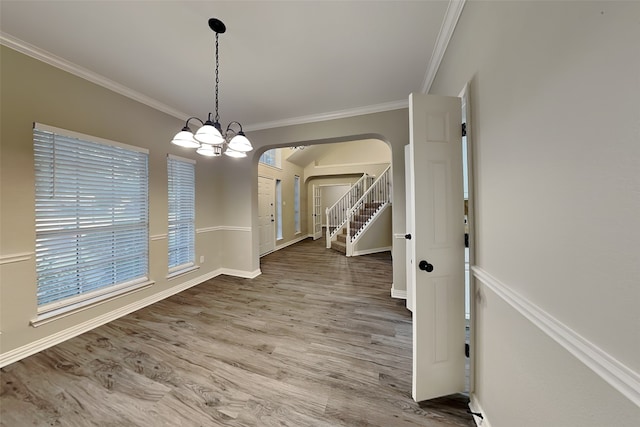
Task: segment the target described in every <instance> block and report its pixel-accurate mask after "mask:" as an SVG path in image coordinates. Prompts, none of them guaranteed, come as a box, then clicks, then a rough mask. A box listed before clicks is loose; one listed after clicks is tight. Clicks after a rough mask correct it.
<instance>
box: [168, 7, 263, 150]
mask: <svg viewBox="0 0 640 427" xmlns="http://www.w3.org/2000/svg"><path fill="white" fill-rule="evenodd" d="M209 28H211V30H212V31H213V32H214V33H215V34H216V35H215V60H216V68H215V96H214V99H215V116H214V117H213V120H212V117H211V116H212V113H209V115H208V116H207V120H206V121H202V120H201V119H199V118H198V117H189V118H188V119H187V121H186V123H185V125H184V127H183V128H182V130H181V131H180V132H178V133H177V134H176V136H174V137H173V140H171V143H173V144H175V145H178V146H181V147H186V148H196V149H197V151H196V152H197V153H198V154H201V155H203V156H210V157H215V156H220V155H221V154H222V153H223V152H224V154H226V155H228V156H229V157H247V154H246V153H247V152H249V151H251V150H253V146H252V145H251V142H250V141H249V139H248V138H247V137H246V135H245V134H244V132H243V131H242V125H241V124H240V123H239V122H236V121H233V122H231V123H229V125H228V126H227V129H226V130H225V132H224V133H223V132H222V126H221V125H220V112H219V101H218V95H219V89H218V86H219V84H220V59H219V43H218V41H219V36H220V34H223V33H225V32H226V31H227V27H226V25H224V23H223V22H222V21H221V20H219V19H217V18H210V19H209ZM192 119H195V120H197V121H199V122H200V123H201V124H202V127H200V129H198V131H197V132H196V133H195V135H194V134H193V132H192V131H191V128H189V121H191V120H192ZM231 125H238V127H239V128H240V130H239V131H235V130H234V129H233V128H232V127H231Z"/></svg>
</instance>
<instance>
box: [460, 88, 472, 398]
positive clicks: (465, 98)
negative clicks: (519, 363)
mask: <svg viewBox="0 0 640 427" xmlns="http://www.w3.org/2000/svg"><path fill="white" fill-rule="evenodd" d="M470 91H471V81H468V82H467V83H466V84H465V85H464V87H463V88H462V91H461V92H460V94H459V95H458V97H459V98H461V101H462V109H463V113H464V118H465V120H464V122H465V123H466V132H467V134H466V139H467V159H466V162H467V179H468V182H467V185H468V187H467V190H468V192H469V196H468V202H467V225H468V228H469V270H470V272H469V390H468V391H469V393H473V392H474V391H475V349H476V333H475V331H476V316H475V312H476V310H475V295H476V281H475V276H474V275H473V274H471V266H474V265H475V260H476V226H475V225H476V215H475V198H476V197H475V195H476V194H475V186H474V183H475V168H474V161H473V160H474V156H473V120H472V116H471V101H470V95H469V94H470Z"/></svg>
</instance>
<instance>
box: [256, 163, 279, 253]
mask: <svg viewBox="0 0 640 427" xmlns="http://www.w3.org/2000/svg"><path fill="white" fill-rule="evenodd" d="M274 203H275V199H274V181H273V179H272V178H267V177H264V176H259V177H258V230H259V234H260V243H259V247H260V255H264V254H267V253H269V252H273V251H274V250H275V248H276V229H275V218H274Z"/></svg>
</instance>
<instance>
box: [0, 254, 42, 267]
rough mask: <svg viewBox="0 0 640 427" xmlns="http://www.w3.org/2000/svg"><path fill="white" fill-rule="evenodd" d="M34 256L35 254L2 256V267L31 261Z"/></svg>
mask: <svg viewBox="0 0 640 427" xmlns="http://www.w3.org/2000/svg"><path fill="white" fill-rule="evenodd" d="M34 254H35V253H34V252H19V253H15V254H9V255H0V265H3V264H11V263H14V262H20V261H29V260H30V259H31V257H32V256H33V255H34Z"/></svg>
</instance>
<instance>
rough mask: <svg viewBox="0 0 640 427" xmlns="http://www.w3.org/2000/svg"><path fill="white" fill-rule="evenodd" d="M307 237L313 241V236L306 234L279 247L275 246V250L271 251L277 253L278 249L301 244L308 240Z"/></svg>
mask: <svg viewBox="0 0 640 427" xmlns="http://www.w3.org/2000/svg"><path fill="white" fill-rule="evenodd" d="M309 237H311V238H312V239H313V234H307V235H306V236H300V237H298V238H297V239H293V240H290V241H288V242H287V243H282V244H281V245H277V246H276V248H275V249H274V250H273V251H274V252H275V251H279V250H280V249H284V248H286V247H287V246H291V245H295V244H296V243H299V242H302V241H303V240H305V239H308V238H309Z"/></svg>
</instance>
